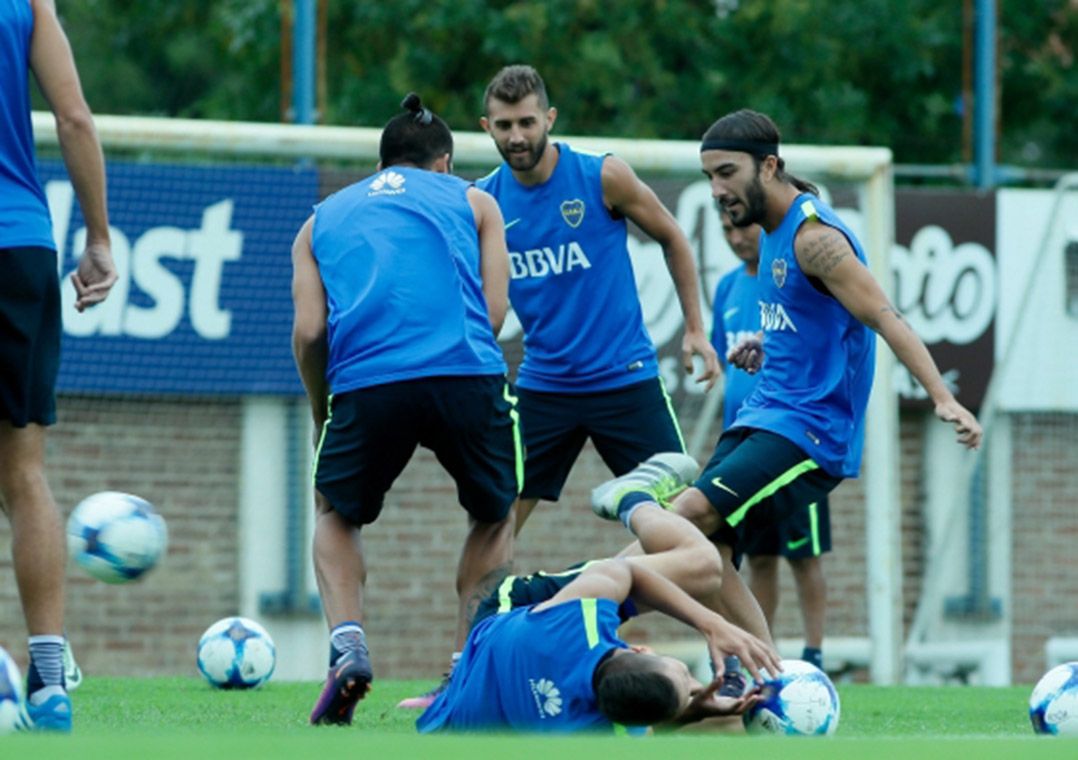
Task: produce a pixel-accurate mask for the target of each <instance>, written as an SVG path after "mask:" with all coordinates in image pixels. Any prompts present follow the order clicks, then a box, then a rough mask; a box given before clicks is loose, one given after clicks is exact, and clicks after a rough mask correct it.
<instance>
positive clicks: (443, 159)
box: [430, 153, 453, 174]
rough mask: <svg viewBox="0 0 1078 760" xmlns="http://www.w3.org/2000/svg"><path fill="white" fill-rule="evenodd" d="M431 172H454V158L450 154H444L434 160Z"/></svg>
mask: <svg viewBox="0 0 1078 760" xmlns="http://www.w3.org/2000/svg"><path fill="white" fill-rule="evenodd" d="M430 170H431V171H432V172H436V173H437V174H450V173H451V172H452V171H453V156H452V154H450V153H443V154H442V155H440V156H438V158H436V159H434V163H432V164H431V165H430Z"/></svg>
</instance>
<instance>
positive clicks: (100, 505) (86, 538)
mask: <svg viewBox="0 0 1078 760" xmlns="http://www.w3.org/2000/svg"><path fill="white" fill-rule="evenodd" d="M67 545H68V549H69V551H70V553H71V556H73V557H74V558H75V561H76V562H78V563H79V565H81V566H82V567H83V569H84V570H86V572H88V573H89V574H90V575H92V576H93V577H95V578H97V579H98V580H102V581H105V583H127V582H128V581H132V580H134V579H136V578H138V577H140V576H141V575H142V574H143V573H145V572H146V571H147V570H149V569H150V568H152V567H153V566H154V565H156V564H157V560H158V559H160V558H161V555H162V554H164V553H165V548H166V547H167V546H168V529H167V528H166V527H165V521H164V520H163V519H162V518H161V515H159V514H157V511H156V510H155V509H154V508H153V505H152V504H150V502H148V501H146V500H145V499H142V498H140V497H138V496H134V495H132V494H129V493H121V492H119V491H102V492H101V493H95V494H94V495H93V496H88V497H86V498H85V499H83V500H82V501H80V502H79V503H78V506H76V507H75V510H74V511H73V512H72V513H71V517H69V518H68V520H67Z"/></svg>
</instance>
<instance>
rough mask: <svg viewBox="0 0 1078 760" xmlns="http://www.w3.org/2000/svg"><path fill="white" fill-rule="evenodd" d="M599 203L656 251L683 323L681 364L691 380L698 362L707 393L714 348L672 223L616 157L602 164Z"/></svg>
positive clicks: (685, 243) (691, 267) (713, 375)
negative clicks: (633, 227) (626, 221)
mask: <svg viewBox="0 0 1078 760" xmlns="http://www.w3.org/2000/svg"><path fill="white" fill-rule="evenodd" d="M602 182H603V199H604V200H605V201H606V204H607V206H608V207H609V208H610V209H611V210H613V211H616V212H617V213H619V214H621V215H622V216H624V217H626V218H627V219H630V220H632V222H633V223H635V224H636V226H638V227H639V228H640V229H641V230H643V231H644V232H645V233H646V234H647V235H648V236H649V237H651V238H652V239H653V240H654V241H655V242H657V243H658V244H659V245H661V246H662V249H663V255H664V257H665V259H666V266H667V268H668V269H669V270H670V277H671V279H672V280H673V281H674V288H675V290H676V291H677V296H678V301H679V302H680V304H681V313H682V315H683V316H684V318H685V336H684V338H683V339H682V342H681V362H682V366H684V367H685V371H686V372H688V373H689V374H692V371H693V367H692V357H693V354H696V355H697V356H699V357H700V358H702V359H703V360H704V370H703V372H701V373H700V376H699V377H697V378H696V381H697V382H698V383H707V388H708V389H710V388H711V387H712V386H713V385H714V384H715V381H716V380H717V379H718V377H719V373H720V372H721V368H720V366H719V358H718V355H717V354H716V353H715V348H714V346H712V345H711V341H710V340H708V336H707V332H706V331H705V330H704V323H703V317H702V316H701V313H700V289H699V279H698V277H697V273H696V264H695V261H694V258H693V253H692V246H691V245H690V244H689V240H688V238H686V237H685V233H684V232H682V231H681V227H680V226H678V223H677V220H676V219H675V218H674V216H673V214H671V213H670V211H669V209H667V208H666V206H664V205H663V203H662V201H660V200H659V197H658V196H657V195H655V191H653V190H652V189H651V188H650V187H648V186H647V185H646V184H644V183H643V182H641V181H640V178H639V177H637V176H636V172H634V171H633V170H632V167H630V166H629V165H628V164H627V163H625V162H624V161H623V160H621V159H620V158H618V157H617V156H607V157H606V159H605V160H604V161H603V172H602Z"/></svg>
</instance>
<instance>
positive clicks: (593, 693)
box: [416, 454, 779, 733]
mask: <svg viewBox="0 0 1078 760" xmlns="http://www.w3.org/2000/svg"><path fill="white" fill-rule="evenodd" d="M689 463H691V465H690V464H689ZM695 471H696V463H695V462H693V461H692V459H691V457H688V456H686V455H683V454H659V455H656V456H655V457H652V458H651V459H649V460H648V461H647V462H645V463H644V464H643V465H641V466H639V467H637V468H636V469H635V470H633V471H632V472H630V473H628V474H626V475H623V476H622V477H620V478H616V479H614V480H612V481H608V482H607V483H605V484H603V485H602V486H600V487H599V488H597V489H596V490H595V491H594V492H593V506H594V508H595V509H596V511H598V512H600V513H610V512H614V513H617V514H619V515H620V516H621V518H622V519H623V521H624V522H625V524H626V525H627V526H628V527H629V529H630V530H632V531H633V533H634V534H636V536H637V538H638V539H639V540H640V542H641V545H642V546H643V547H644V549H645V551H646V552H648V553H647V554H645V555H642V556H637V557H631V558H625V559H608V560H598V561H595V562H591V563H586V564H585V565H584V566H582V567H579V568H576V569H572V570H569V571H566V572H564V573H555V574H545V573H537V574H535V575H533V576H527V577H523V578H509V579H507V580H506V582H505V583H503V584H502V586H501V588H500V589H499V590H498V592H497V593H496V594H494V595H492V596H491V597H490V598H489V599H488V600H487V601H486V602H485V603H484V604H483V605H482V606H481V607H480V609H479V612H478V613H477V614H476V620H477V622H476V624H475V625H474V627H473V628H472V631H471V633H470V634H469V636H468V640H467V642H466V644H465V646H464V649H463V651H462V654H461V658H460V660H459V662H458V663H457V665H456V667H455V668H454V671H453V676H452V678H451V679H450V681H449V685H448V687H447V688H446V690H445V691H444V692H443V693H442V694H441V695H440V696H439V697H438V698H437V699H436V700H435V701H434V703H433V704H431V706H430V707H429V708H428V709H427V710H426V712H424V713H423V715H421V716H420V718H419V720H418V721H417V722H416V726H417V728H418V729H419V731H420V732H421V733H429V732H433V731H439V730H456V731H469V730H472V731H474V730H499V729H514V730H524V731H539V732H569V731H581V730H598V731H602V730H610V729H611V728H613V727H614V726H616V725H624V726H657V727H679V726H684V725H687V724H690V723H695V722H698V721H700V720H703V719H705V718H711V717H717V716H726V715H736V714H739V713H741V712H743V711H744V710H745V709H746V708H747V707H748V706H749V705H751V704H752V702H753V700H754V699H755V696H754V695H752V694H749V695H742V693H741V689H740V688H739V689H738V690H737V692H736V696H733V695H730V696H722V695H720V693H719V692H720V689H721V688H722V687H723V684H724V681H723V673H724V665H723V662H724V660H726V658H727V657H729V656H736V657H738V658H739V659H740V661H741V662H743V663H744V664H745V666H746V667H747V668H748V670H749V672H750V673H751V674H752V675H753V677H754V678H757V679H759V678H760V669H762V668H767V669H769V670H770V671H771V672H775V671H776V670H778V668H779V657H778V654H777V653H776V652H775V651H774V650H773V649H772V648H771V647H770V646H768V645H767V644H765V643H764V642H762V641H760V640H759V639H757V638H756V637H754V636H752V635H751V634H748V633H746V632H745V631H743V630H741V629H740V628H737V627H736V626H734V625H732V624H731V623H729V622H727V621H726V620H725V619H724V618H723V617H722V616H721V615H719V614H717V613H715V612H713V611H711V610H709V609H708V608H707V607H705V606H704V605H703V604H701V603H700V602H699V601H697V600H696V599H694V598H693V595H699V596H706V595H708V594H712V593H715V591H716V590H717V588H718V586H719V584H720V582H721V570H722V565H721V562H720V561H719V557H718V553H717V551H716V550H715V548H714V546H713V545H712V544H711V543H710V542H709V541H707V540H706V538H704V536H703V535H702V534H700V533H699V531H697V530H696V529H695V528H694V527H693V526H692V525H691V524H690V523H688V522H687V521H686V520H684V519H682V518H680V517H678V516H677V515H675V514H673V513H670V512H667V511H666V510H664V509H663V508H662V507H661V506H660V505H659V501H660V497H659V496H658V495H657V492H659V491H662V490H665V491H666V492H669V490H670V486H671V485H676V486H677V487H681V486H683V485H684V483H685V482H686V481H687V480H688V479H689V478H690V477H692V475H694V474H695ZM544 597H547V598H545V599H544ZM519 605H523V606H519ZM649 610H656V611H658V612H662V613H665V614H667V615H670V616H671V617H673V618H675V619H677V620H680V621H682V622H684V623H686V624H688V625H690V626H692V627H693V628H695V629H696V630H697V631H698V632H699V633H700V634H701V635H702V636H703V637H704V639H705V641H706V642H707V646H708V650H709V653H710V655H711V658H712V662H713V663H715V679H714V680H713V681H712V682H711V683H710V684H707V685H704V684H701V683H700V682H699V681H697V680H696V679H695V678H693V676H692V675H691V673H690V672H689V670H688V668H687V667H686V666H685V664H684V663H682V662H681V661H679V660H676V659H674V658H672V657H662V656H657V655H654V654H651V653H649V652H646V651H643V650H642V649H641V648H634V647H630V646H629V645H627V644H626V643H625V642H623V641H622V640H621V639H619V638H618V636H617V633H616V632H617V628H618V627H619V626H620V625H621V623H622V622H623V621H624V620H625V619H626V618H627V617H631V616H632V615H634V614H639V613H642V612H646V611H649ZM498 612H500V613H501V614H494V613H498Z"/></svg>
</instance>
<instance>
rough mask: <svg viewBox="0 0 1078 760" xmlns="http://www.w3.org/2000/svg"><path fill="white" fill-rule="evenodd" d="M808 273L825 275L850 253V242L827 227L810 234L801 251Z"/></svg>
mask: <svg viewBox="0 0 1078 760" xmlns="http://www.w3.org/2000/svg"><path fill="white" fill-rule="evenodd" d="M801 255H802V256H803V257H804V262H805V267H804V269H805V270H806V272H807V273H808V274H812V275H817V276H819V277H826V276H827V275H829V274H830V273H831V271H832V270H833V269H834V268H835V267H836V266H838V265H839V263H840V262H841V261H842V260H843V259H845V258H846V257H848V256H849V255H850V244H849V242H847V240H846V238H845V237H843V236H842V234H841V233H839V232H837V231H836V230H831V229H828V230H826V231H824V232H822V233H821V234H818V235H814V236H812V238H811V239H809V240H808V241H807V242H806V243H805V246H804V248H803V249H802V251H801Z"/></svg>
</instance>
